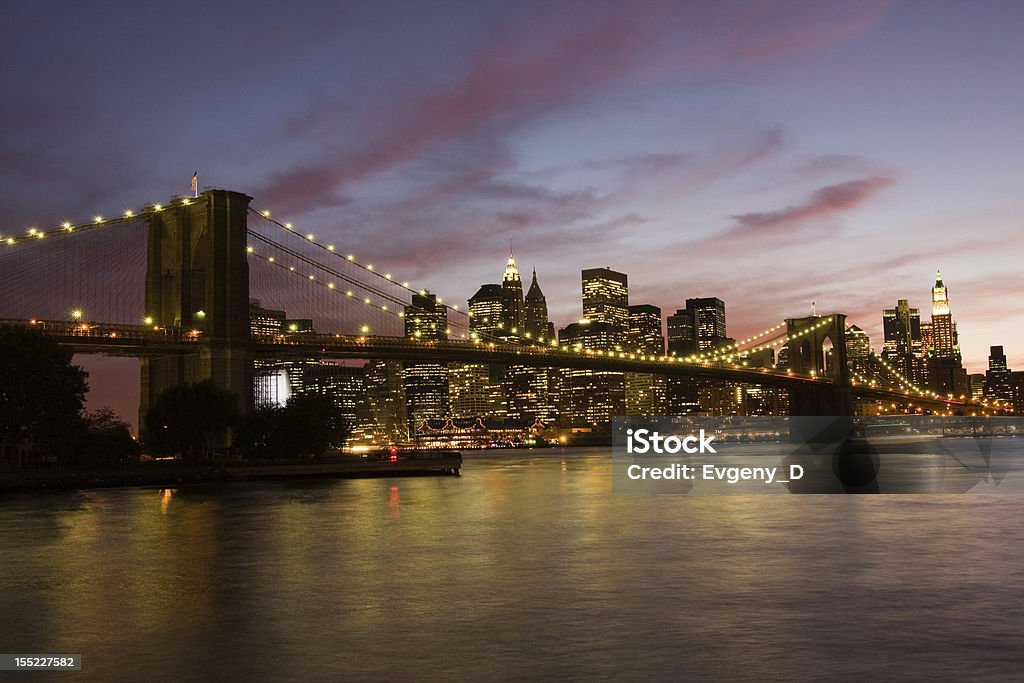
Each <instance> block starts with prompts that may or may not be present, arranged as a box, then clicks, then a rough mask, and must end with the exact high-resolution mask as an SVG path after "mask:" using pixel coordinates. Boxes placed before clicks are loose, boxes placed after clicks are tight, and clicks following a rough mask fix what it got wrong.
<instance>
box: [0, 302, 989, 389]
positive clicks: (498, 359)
mask: <svg viewBox="0 0 1024 683" xmlns="http://www.w3.org/2000/svg"><path fill="white" fill-rule="evenodd" d="M0 325H14V326H18V327H23V328H28V329H35V330H39V331H42V332H44V333H46V334H48V335H51V336H54V337H56V338H57V341H58V342H59V343H60V344H61V345H63V346H68V347H70V348H71V349H72V350H73V351H74V352H75V353H85V354H91V353H99V354H104V355H113V356H151V355H179V354H188V353H195V352H196V351H197V349H198V347H199V345H200V343H202V342H204V341H206V340H205V339H204V337H203V334H202V332H200V331H198V330H185V329H181V328H164V327H157V326H153V327H150V326H147V325H117V324H109V323H96V322H79V321H54V320H11V319H0ZM213 343H216V341H213ZM253 353H254V355H255V357H257V358H268V359H275V360H284V359H289V358H295V359H301V358H330V359H346V358H351V359H368V360H369V359H386V360H405V361H419V362H461V363H481V364H488V363H492V364H508V365H527V366H535V367H556V368H576V369H581V370H604V371H607V372H634V373H651V374H658V375H665V376H671V377H696V378H703V379H718V380H728V381H731V382H742V383H747V384H757V385H760V386H770V387H777V388H780V389H801V388H802V389H813V388H814V387H822V388H824V387H826V386H830V385H833V382H832V381H831V380H830V379H828V378H823V377H806V376H801V375H796V374H793V373H791V372H780V371H778V370H774V369H769V368H748V367H743V366H738V365H722V364H718V365H711V364H700V363H686V362H683V361H680V360H675V359H674V358H672V357H662V356H644V355H640V354H635V353H628V352H611V351H608V352H596V351H575V350H572V349H566V348H565V347H555V346H518V345H515V344H499V343H491V342H479V343H472V342H465V341H423V340H418V339H406V338H404V337H382V336H369V335H361V336H357V335H343V334H307V333H302V334H294V335H258V336H254V337H253ZM851 389H852V391H853V394H854V396H855V397H856V398H859V399H865V400H879V401H894V402H895V401H899V402H908V401H909V402H911V403H913V404H915V405H920V406H922V407H929V408H940V409H947V408H964V407H970V406H975V404H971V403H967V402H965V401H958V400H947V399H934V398H925V397H923V396H918V395H916V394H914V393H912V392H909V391H903V390H898V389H884V388H879V387H869V386H867V385H864V384H859V385H854V386H852V387H851ZM978 407H980V406H978Z"/></svg>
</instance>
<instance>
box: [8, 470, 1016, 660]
mask: <svg viewBox="0 0 1024 683" xmlns="http://www.w3.org/2000/svg"><path fill="white" fill-rule="evenodd" d="M610 468H611V461H610V458H608V457H607V456H606V455H605V454H604V453H602V452H600V451H596V450H595V451H567V452H565V453H560V452H557V451H551V452H534V453H530V452H520V453H509V452H503V453H501V454H500V455H499V456H494V457H491V456H488V455H473V456H470V457H469V458H468V459H467V463H466V466H465V468H464V470H463V476H462V477H459V478H410V479H401V480H372V479H364V480H351V481H316V482H281V483H259V484H231V485H207V486H198V487H181V488H178V489H174V490H169V489H168V490H153V489H125V490H107V491H91V492H86V493H78V494H64V495H50V496H40V497H28V496H22V497H12V498H9V499H6V500H4V501H2V502H0V549H2V552H3V560H4V561H3V562H2V563H0V585H2V586H4V589H5V590H4V591H2V592H0V613H2V614H3V615H5V617H6V618H5V619H3V620H0V644H2V645H3V647H0V649H6V650H7V651H17V650H23V651H37V652H45V651H54V652H61V651H66V652H72V651H73V652H82V653H83V655H84V657H85V659H84V661H85V667H86V674H87V675H88V676H89V677H90V678H95V679H98V680H126V679H128V680H131V679H140V678H153V677H155V678H161V677H164V678H167V679H175V680H180V679H197V678H203V679H209V678H214V677H216V676H223V677H225V678H229V679H237V678H241V677H251V678H256V679H260V680H337V679H339V678H342V677H343V678H347V679H367V678H372V679H380V678H388V679H402V680H404V679H410V678H420V679H449V680H450V679H452V678H469V679H523V678H550V677H565V676H568V675H571V676H574V677H576V678H587V679H594V678H597V679H600V678H612V677H621V676H625V677H627V678H654V677H656V678H667V677H670V676H671V677H684V676H686V677H700V676H701V675H705V676H709V677H712V678H715V679H723V678H725V679H730V678H746V679H749V678H757V679H765V678H787V679H803V678H814V677H817V676H820V675H822V672H828V674H829V676H830V677H834V678H851V677H861V676H867V675H873V674H872V672H877V671H879V670H880V668H884V670H885V671H886V673H887V675H889V676H892V677H903V678H907V677H909V678H918V679H920V678H926V677H929V676H935V677H939V676H941V677H943V678H949V677H954V676H957V675H958V674H959V675H962V676H969V677H976V678H984V677H986V676H996V675H1002V676H1013V675H1016V669H1015V668H1013V667H1015V664H1014V662H1016V661H1018V660H1019V658H1020V656H1022V655H1024V637H1022V636H1021V633H1022V631H1021V629H1020V624H1022V623H1024V599H1022V598H1024V588H1022V587H1024V569H1022V567H1024V562H1022V560H1024V550H1022V548H1024V545H1022V543H1021V541H1022V540H1024V522H1022V519H1024V517H1022V515H1021V512H1022V510H1024V503H1022V502H1021V500H1020V499H1019V498H1018V497H1016V496H870V497H856V496H742V495H730V496H686V495H678V496H673V495H640V494H612V493H611V471H610ZM156 498H159V501H160V502H159V505H157V504H156V502H157V501H156ZM126 653H131V657H132V659H128V658H127V656H126ZM139 662H146V664H147V668H145V669H143V668H142V667H141V666H140V664H139ZM153 671H159V672H162V674H161V675H160V676H152V675H151V674H152V672H153Z"/></svg>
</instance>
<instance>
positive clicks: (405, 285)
mask: <svg viewBox="0 0 1024 683" xmlns="http://www.w3.org/2000/svg"><path fill="white" fill-rule="evenodd" d="M249 211H250V212H251V213H253V214H255V215H257V216H260V217H261V218H263V219H265V220H267V221H268V222H270V223H273V224H274V225H276V226H278V227H279V228H281V229H283V230H286V231H287V232H289V233H292V234H294V235H296V236H298V237H303V238H304V239H305V240H306V242H308V243H310V244H312V245H314V246H316V247H318V248H319V249H321V250H322V251H324V252H325V253H328V254H330V255H332V256H334V257H336V258H338V259H342V260H344V261H346V262H347V263H350V264H352V265H353V266H356V267H358V268H362V269H363V270H364V271H366V272H367V273H370V274H371V275H375V276H376V277H378V278H381V279H382V280H385V281H387V282H388V283H390V284H392V285H396V286H398V287H401V288H402V289H404V290H406V291H407V292H409V293H411V294H420V295H422V296H426V294H427V290H426V289H417V288H415V287H412V286H411V285H410V284H409V282H408V281H398V280H397V279H396V278H395V277H394V276H393V275H392V274H391V273H390V272H383V273H382V272H380V271H379V270H378V269H377V268H376V267H374V265H373V264H372V263H362V262H361V261H359V260H358V259H356V256H355V254H352V253H348V254H343V253H342V250H339V249H338V248H337V247H336V246H335V245H334V244H324V243H323V242H320V241H319V240H317V238H316V235H314V234H313V233H305V235H303V233H302V232H301V231H299V230H298V229H296V228H295V226H294V225H293V224H292V223H286V222H281V221H279V220H277V219H276V218H273V216H272V213H271V211H270V210H269V209H264V210H262V211H257V210H255V209H252V208H250V209H249ZM437 303H438V304H440V305H441V306H443V307H444V308H446V309H447V310H450V311H452V312H454V313H458V314H460V315H464V316H466V317H472V315H473V314H472V313H471V312H469V311H463V310H460V309H459V306H458V305H457V304H447V303H445V302H444V299H443V298H442V297H437Z"/></svg>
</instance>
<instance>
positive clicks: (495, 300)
mask: <svg viewBox="0 0 1024 683" xmlns="http://www.w3.org/2000/svg"><path fill="white" fill-rule="evenodd" d="M504 297H505V295H504V293H503V290H502V288H501V285H480V289H478V290H477V291H476V294H474V295H473V296H472V297H471V298H470V300H469V329H470V331H471V332H476V333H477V334H478V335H479V336H480V338H481V339H494V338H498V337H500V336H501V335H502V331H503V329H504V323H503V322H502V311H503V310H504V306H503V303H502V302H503V300H504Z"/></svg>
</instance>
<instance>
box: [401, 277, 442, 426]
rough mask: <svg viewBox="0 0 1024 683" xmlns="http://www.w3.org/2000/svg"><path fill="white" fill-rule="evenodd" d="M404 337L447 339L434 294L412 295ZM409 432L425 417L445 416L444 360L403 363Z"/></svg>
mask: <svg viewBox="0 0 1024 683" xmlns="http://www.w3.org/2000/svg"><path fill="white" fill-rule="evenodd" d="M404 320H405V336H406V337H407V338H409V339H417V340H420V341H438V340H444V339H447V338H448V312H447V310H446V309H445V307H444V306H442V305H440V304H438V303H437V296H435V295H434V294H430V293H427V294H414V295H413V297H412V303H411V304H410V305H409V306H406V307H405V318H404ZM402 380H403V384H404V385H405V404H406V408H407V410H408V413H409V428H410V429H409V431H410V432H411V433H414V434H415V433H416V429H417V427H418V426H419V425H420V424H421V423H422V422H423V421H424V420H428V419H444V418H447V417H448V412H449V410H448V366H447V365H446V364H444V363H409V362H407V363H405V365H404V368H403V371H402Z"/></svg>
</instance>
